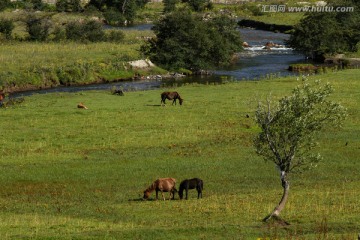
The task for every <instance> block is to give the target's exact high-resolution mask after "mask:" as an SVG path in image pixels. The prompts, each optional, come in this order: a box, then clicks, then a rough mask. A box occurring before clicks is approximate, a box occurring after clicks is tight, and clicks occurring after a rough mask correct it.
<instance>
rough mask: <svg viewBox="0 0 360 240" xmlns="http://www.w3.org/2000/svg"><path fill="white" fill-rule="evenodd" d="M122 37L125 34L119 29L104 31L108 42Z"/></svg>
mask: <svg viewBox="0 0 360 240" xmlns="http://www.w3.org/2000/svg"><path fill="white" fill-rule="evenodd" d="M124 38H125V34H124V32H122V31H120V30H108V31H107V32H106V40H107V41H109V42H121V41H123V40H124Z"/></svg>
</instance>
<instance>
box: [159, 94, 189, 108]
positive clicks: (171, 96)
mask: <svg viewBox="0 0 360 240" xmlns="http://www.w3.org/2000/svg"><path fill="white" fill-rule="evenodd" d="M166 99H169V100H173V102H172V104H173V105H174V103H175V105H176V100H177V99H179V103H180V105H182V103H183V101H184V99H182V98H181V97H180V95H179V93H178V92H163V93H162V94H161V104H163V103H164V104H165V100H166Z"/></svg>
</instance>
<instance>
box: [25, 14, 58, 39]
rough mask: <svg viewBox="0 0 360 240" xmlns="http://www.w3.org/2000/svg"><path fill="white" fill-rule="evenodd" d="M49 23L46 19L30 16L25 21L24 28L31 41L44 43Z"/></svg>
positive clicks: (47, 34)
mask: <svg viewBox="0 0 360 240" xmlns="http://www.w3.org/2000/svg"><path fill="white" fill-rule="evenodd" d="M51 25H52V24H51V21H50V20H49V19H46V18H36V17H33V16H30V17H29V18H28V19H27V20H26V28H27V31H28V33H29V40H31V41H45V40H46V39H47V38H48V36H49V30H50V27H51Z"/></svg>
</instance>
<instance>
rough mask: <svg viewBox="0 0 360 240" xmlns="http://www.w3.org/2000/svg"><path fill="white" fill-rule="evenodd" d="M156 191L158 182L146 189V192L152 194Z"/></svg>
mask: <svg viewBox="0 0 360 240" xmlns="http://www.w3.org/2000/svg"><path fill="white" fill-rule="evenodd" d="M155 189H156V181H155V182H153V183H152V184H151V185H150V186H149V187H148V188H147V189H145V192H152V191H154V190H155Z"/></svg>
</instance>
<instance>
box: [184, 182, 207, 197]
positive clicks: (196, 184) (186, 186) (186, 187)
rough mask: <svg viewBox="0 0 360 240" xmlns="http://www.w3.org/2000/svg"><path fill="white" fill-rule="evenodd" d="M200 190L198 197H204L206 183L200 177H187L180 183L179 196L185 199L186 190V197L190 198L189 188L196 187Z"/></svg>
mask: <svg viewBox="0 0 360 240" xmlns="http://www.w3.org/2000/svg"><path fill="white" fill-rule="evenodd" d="M195 188H196V190H197V192H198V199H199V198H200V197H201V198H202V190H203V189H204V183H203V180H201V179H200V178H193V179H185V180H184V181H182V182H181V183H180V187H179V197H180V199H183V197H184V195H183V193H184V190H185V193H186V197H185V198H186V199H188V191H189V189H195Z"/></svg>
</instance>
